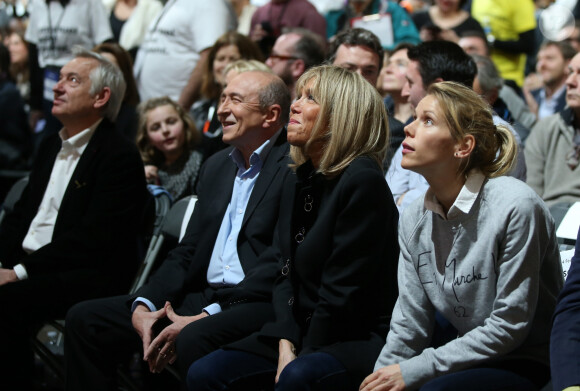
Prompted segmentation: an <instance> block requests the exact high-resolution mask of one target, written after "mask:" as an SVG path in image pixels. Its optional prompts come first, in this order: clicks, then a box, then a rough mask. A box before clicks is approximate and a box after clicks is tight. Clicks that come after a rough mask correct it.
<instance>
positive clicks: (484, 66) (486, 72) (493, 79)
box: [471, 54, 503, 96]
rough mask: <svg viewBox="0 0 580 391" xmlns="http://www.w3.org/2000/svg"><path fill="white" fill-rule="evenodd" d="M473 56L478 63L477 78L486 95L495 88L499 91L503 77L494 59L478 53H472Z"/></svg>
mask: <svg viewBox="0 0 580 391" xmlns="http://www.w3.org/2000/svg"><path fill="white" fill-rule="evenodd" d="M471 57H472V58H473V61H475V64H476V65H477V78H478V80H479V86H480V87H481V90H482V91H483V93H484V95H485V96H488V95H489V93H490V92H491V91H493V90H495V89H497V90H498V91H499V90H500V89H501V88H502V86H503V79H502V78H501V76H500V75H499V72H498V71H497V68H496V67H495V64H494V63H493V61H491V59H490V58H489V57H484V56H480V55H478V54H472V55H471Z"/></svg>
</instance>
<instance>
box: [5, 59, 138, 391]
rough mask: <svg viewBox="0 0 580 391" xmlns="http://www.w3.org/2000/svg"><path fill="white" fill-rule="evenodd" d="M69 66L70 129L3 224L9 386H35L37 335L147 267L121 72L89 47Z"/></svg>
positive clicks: (46, 151)
mask: <svg viewBox="0 0 580 391" xmlns="http://www.w3.org/2000/svg"><path fill="white" fill-rule="evenodd" d="M73 53H74V55H75V58H74V59H73V60H71V61H70V62H69V63H67V64H66V65H65V66H64V67H63V68H62V69H61V71H60V76H59V81H58V83H57V84H56V85H55V87H54V88H53V91H54V106H53V108H52V114H53V115H54V116H55V117H57V118H58V119H59V120H60V121H61V122H62V124H63V125H64V127H63V128H62V129H61V131H60V132H59V133H58V134H54V135H53V136H50V137H47V138H46V139H45V140H44V142H43V143H42V144H41V146H40V150H39V152H38V155H37V157H36V160H35V163H34V165H33V168H32V172H31V174H30V180H29V183H28V185H27V186H26V188H25V189H24V191H23V194H22V196H21V197H20V200H19V201H18V202H17V204H16V205H15V207H14V209H13V211H12V212H11V213H9V214H8V215H6V217H5V219H4V220H3V221H2V225H1V226H0V262H1V263H2V266H1V267H0V308H2V311H3V314H4V315H3V316H2V319H1V320H0V334H1V335H2V336H3V341H2V344H0V354H1V355H2V357H5V358H6V359H5V360H4V362H3V364H2V365H1V366H0V389H2V390H6V391H8V390H28V389H31V388H32V384H31V383H32V380H33V376H32V374H33V373H34V367H33V353H32V351H31V348H30V344H29V342H28V340H29V338H30V337H31V335H33V333H34V331H35V328H36V327H38V324H40V323H41V322H42V321H45V320H49V319H54V318H64V316H65V314H66V312H67V310H68V309H69V308H70V307H71V306H72V305H73V304H75V303H77V302H80V301H83V300H87V299H91V298H96V297H102V296H107V295H112V294H119V293H123V292H126V291H127V290H128V288H129V283H130V280H131V278H132V277H133V276H134V273H135V270H136V266H137V265H138V256H139V242H140V240H139V239H140V232H141V230H140V225H141V221H142V218H143V215H144V212H145V206H146V203H147V200H148V193H147V189H146V184H145V176H144V172H143V163H142V161H141V158H140V155H139V152H138V151H137V147H136V146H135V145H134V144H133V143H131V142H130V141H128V140H126V139H125V138H124V137H123V135H122V134H121V133H120V132H118V131H117V130H116V129H115V127H114V125H113V123H112V121H113V120H115V118H116V116H117V113H118V111H119V108H120V106H121V101H122V100H123V96H124V93H125V81H124V80H123V75H122V73H121V71H120V70H119V69H118V68H117V67H116V66H114V65H113V64H111V63H110V62H109V61H108V60H106V59H104V58H103V57H101V56H100V55H98V54H95V53H93V52H89V51H86V50H85V49H82V48H80V47H78V48H75V50H74V51H73Z"/></svg>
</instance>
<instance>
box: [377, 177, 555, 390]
mask: <svg viewBox="0 0 580 391" xmlns="http://www.w3.org/2000/svg"><path fill="white" fill-rule="evenodd" d="M424 200H425V201H424ZM426 206H427V207H429V208H430V209H431V210H429V209H426ZM437 207H440V205H439V204H438V203H437V201H436V199H435V198H434V195H433V193H431V192H430V190H428V191H427V193H426V194H425V197H421V198H419V199H417V200H416V201H415V202H414V203H413V204H412V205H410V206H409V207H408V208H407V209H406V210H405V212H404V213H403V215H402V217H401V222H400V226H399V244H400V246H401V255H400V258H399V270H398V284H399V299H398V301H397V304H396V306H395V309H394V311H393V317H392V320H391V330H390V332H389V335H388V336H387V343H386V345H385V346H384V347H383V350H382V352H381V354H380V356H379V358H378V360H377V362H376V365H375V370H377V369H379V368H382V367H384V366H387V365H391V364H397V363H398V364H400V367H401V372H402V375H403V379H404V381H405V384H406V385H407V388H408V389H414V388H417V387H419V386H421V385H422V384H424V383H425V382H427V381H429V380H431V379H433V378H435V377H437V376H440V375H443V374H447V373H451V372H455V371H458V370H461V369H464V368H468V367H472V366H475V365H477V364H480V363H482V362H484V361H488V360H494V359H495V360H498V359H501V357H502V356H506V355H509V356H510V357H520V358H529V359H532V360H537V361H541V362H545V363H546V364H547V363H548V349H547V348H548V341H549V336H550V327H551V315H552V312H553V310H554V307H555V304H556V298H557V295H558V293H559V291H560V289H561V287H562V282H563V281H562V269H561V264H560V255H559V252H558V246H557V242H556V234H555V228H554V222H553V220H552V218H551V217H550V215H549V212H548V210H547V209H546V207H545V205H544V203H543V202H542V200H541V199H540V198H539V197H538V196H537V194H536V193H534V191H533V190H532V189H530V188H529V187H528V186H527V185H526V184H525V183H523V182H521V181H519V180H516V179H514V178H510V177H500V178H495V179H489V180H485V178H484V177H483V175H482V174H481V173H479V172H475V173H471V174H470V176H469V177H468V179H467V182H466V184H465V186H464V187H463V189H462V191H461V192H460V194H459V196H458V198H457V200H456V201H455V203H454V205H453V206H452V207H451V209H450V210H449V213H448V214H447V216H448V217H449V220H447V219H445V218H444V217H442V216H441V215H439V214H438V213H436V212H434V211H433V210H437ZM441 213H442V212H441ZM443 215H444V214H443ZM435 311H439V312H440V313H441V314H442V315H443V316H444V317H445V318H446V319H447V320H448V321H449V322H450V323H451V324H452V325H453V326H454V327H455V328H456V329H457V330H458V336H457V338H456V339H454V340H452V341H450V342H448V343H447V344H445V345H443V346H441V347H439V348H437V349H433V348H430V347H429V346H430V342H431V337H432V334H433V328H434V324H435Z"/></svg>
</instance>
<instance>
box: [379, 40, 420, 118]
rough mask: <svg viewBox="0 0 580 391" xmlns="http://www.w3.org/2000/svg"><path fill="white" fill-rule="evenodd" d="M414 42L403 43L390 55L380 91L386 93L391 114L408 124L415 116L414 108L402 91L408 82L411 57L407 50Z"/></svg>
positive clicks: (383, 73)
mask: <svg viewBox="0 0 580 391" xmlns="http://www.w3.org/2000/svg"><path fill="white" fill-rule="evenodd" d="M413 46H415V45H413V44H410V43H402V44H400V45H398V46H397V47H396V48H395V49H394V50H393V51H392V53H391V55H390V56H389V58H388V60H387V63H386V64H385V66H383V69H381V74H382V79H381V80H382V83H381V84H380V86H378V87H379V91H381V92H383V93H384V94H386V96H385V106H386V108H387V112H388V113H389V116H391V117H394V118H395V119H396V120H397V121H399V122H401V123H403V124H407V123H409V120H411V119H412V118H413V109H412V108H411V104H410V103H409V102H408V100H407V97H403V95H402V93H401V91H402V90H403V86H404V85H405V83H406V82H407V79H406V74H407V65H408V64H409V58H408V57H407V50H409V49H410V48H412V47H413Z"/></svg>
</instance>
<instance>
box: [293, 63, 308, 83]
mask: <svg viewBox="0 0 580 391" xmlns="http://www.w3.org/2000/svg"><path fill="white" fill-rule="evenodd" d="M291 67H292V68H291V69H292V77H293V78H294V80H298V78H299V77H300V76H302V74H303V73H304V72H306V64H305V63H304V60H303V59H301V58H298V59H296V60H294V62H293V63H292V65H291Z"/></svg>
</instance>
